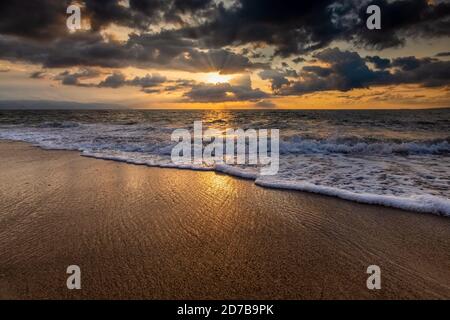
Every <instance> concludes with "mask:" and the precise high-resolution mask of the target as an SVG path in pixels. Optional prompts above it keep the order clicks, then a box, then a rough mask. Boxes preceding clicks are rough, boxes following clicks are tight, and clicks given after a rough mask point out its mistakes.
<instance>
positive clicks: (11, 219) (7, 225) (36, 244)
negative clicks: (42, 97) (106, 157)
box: [0, 142, 450, 299]
mask: <svg viewBox="0 0 450 320" xmlns="http://www.w3.org/2000/svg"><path fill="white" fill-rule="evenodd" d="M0 159H1V161H0V298H1V299H49V298H58V299H59V298H61V299H87V298H95V299H110V298H111V299H140V298H146V299H349V298H356V299H386V298H387V299H390V298H395V299H414V298H447V299H449V298H450V219H448V218H444V217H438V216H433V215H429V214H419V213H412V212H405V211H401V210H396V209H390V208H384V207H379V206H370V205H363V204H357V203H352V202H348V201H344V200H339V199H334V198H331V197H325V196H320V195H315V194H308V193H302V192H293V191H282V190H271V189H265V188H261V187H258V186H256V185H254V184H253V182H251V181H246V180H240V179H236V178H233V177H229V176H226V175H221V174H217V173H213V172H194V171H187V170H175V169H160V168H148V167H145V166H136V165H129V164H123V163H117V162H112V161H103V160H96V159H89V158H84V157H81V156H79V154H78V153H76V152H66V151H44V150H41V149H38V148H35V147H32V146H30V145H27V144H24V143H16V142H0ZM73 264H75V265H79V266H80V267H81V272H82V274H81V276H82V289H81V290H72V291H70V290H68V289H67V287H66V279H67V276H68V275H67V274H66V268H67V266H69V265H73ZM372 264H376V265H379V266H380V267H381V272H382V274H381V275H382V284H381V285H382V289H381V290H376V291H370V290H368V289H367V288H366V279H367V276H368V275H367V274H366V268H367V267H368V266H369V265H372Z"/></svg>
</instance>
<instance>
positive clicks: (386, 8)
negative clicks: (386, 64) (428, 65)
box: [351, 0, 450, 49]
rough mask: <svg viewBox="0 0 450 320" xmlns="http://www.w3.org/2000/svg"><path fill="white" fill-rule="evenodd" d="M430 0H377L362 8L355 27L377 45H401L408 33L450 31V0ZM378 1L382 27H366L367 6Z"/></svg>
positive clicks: (363, 39) (357, 33)
mask: <svg viewBox="0 0 450 320" xmlns="http://www.w3.org/2000/svg"><path fill="white" fill-rule="evenodd" d="M436 2H437V4H434V2H433V1H427V0H399V1H387V0H375V1H369V2H368V3H367V4H366V5H363V6H361V7H360V9H359V19H360V20H359V21H360V22H359V24H357V25H356V26H355V28H353V29H352V30H351V31H352V32H353V33H354V38H355V39H356V40H357V41H359V42H360V43H362V44H364V45H368V46H370V47H374V48H376V49H384V48H389V47H395V46H399V45H402V44H404V43H405V39H406V38H407V37H419V36H423V37H439V36H449V35H450V3H449V2H445V1H444V2H440V1H436ZM371 4H375V5H377V6H379V7H380V9H381V26H382V27H381V30H376V31H373V30H369V29H367V28H366V26H365V25H366V19H367V14H366V8H367V6H368V5H371Z"/></svg>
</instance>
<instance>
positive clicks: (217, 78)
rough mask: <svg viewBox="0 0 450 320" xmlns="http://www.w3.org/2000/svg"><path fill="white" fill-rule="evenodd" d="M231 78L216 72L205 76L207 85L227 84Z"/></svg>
mask: <svg viewBox="0 0 450 320" xmlns="http://www.w3.org/2000/svg"><path fill="white" fill-rule="evenodd" d="M231 78H232V76H227V75H222V74H220V73H218V72H213V73H208V74H207V75H206V78H205V80H206V82H208V83H214V84H217V83H227V82H228V81H230V79H231Z"/></svg>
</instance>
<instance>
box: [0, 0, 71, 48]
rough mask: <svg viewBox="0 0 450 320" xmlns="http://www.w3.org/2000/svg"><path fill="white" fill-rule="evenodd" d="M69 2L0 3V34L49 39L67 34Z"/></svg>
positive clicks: (64, 0) (18, 1)
mask: <svg viewBox="0 0 450 320" xmlns="http://www.w3.org/2000/svg"><path fill="white" fill-rule="evenodd" d="M70 3H71V1H69V0H45V1H43V0H40V1H29V0H13V1H1V2H0V34H8V35H17V36H21V37H26V38H34V39H41V40H45V39H51V38H54V37H55V36H62V35H65V34H67V28H66V27H65V25H66V19H67V15H66V10H67V7H68V6H69V4H70Z"/></svg>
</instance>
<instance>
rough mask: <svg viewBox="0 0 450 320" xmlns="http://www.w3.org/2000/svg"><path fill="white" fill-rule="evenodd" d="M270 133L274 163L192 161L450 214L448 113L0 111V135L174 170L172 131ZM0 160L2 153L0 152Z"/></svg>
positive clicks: (267, 182) (281, 184) (275, 184)
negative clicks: (267, 166) (273, 133)
mask: <svg viewBox="0 0 450 320" xmlns="http://www.w3.org/2000/svg"><path fill="white" fill-rule="evenodd" d="M195 121H202V122H203V127H204V129H205V130H206V129H209V128H214V129H218V130H220V131H221V132H222V133H223V132H224V131H225V130H226V129H228V128H232V129H237V128H241V129H244V130H246V129H256V130H258V129H279V130H280V168H279V171H278V174H276V175H274V176H262V175H260V174H259V170H258V168H256V167H255V166H253V165H248V166H246V165H223V164H217V165H211V166H206V165H200V166H190V167H186V166H184V167H183V168H184V169H192V170H215V171H217V172H221V173H226V174H229V175H233V176H236V177H238V178H246V179H251V180H252V181H254V183H255V184H257V185H259V186H263V187H270V188H281V189H292V190H300V191H306V192H314V193H319V194H324V195H328V196H333V197H339V198H342V199H346V200H349V201H356V202H361V203H367V204H376V205H384V206H388V207H395V208H400V209H405V210H410V211H416V212H423V213H432V214H437V215H442V216H450V109H433V110H389V111H386V110H334V111H333V110H295V111H290V110H84V111H76V110H64V111H63V110H61V111H60V110H29V111H24V110H15V111H14V110H11V111H7V110H3V111H1V110H0V139H4V140H15V141H25V142H29V143H31V144H33V145H35V146H39V147H41V148H43V149H56V150H76V151H79V152H80V154H81V155H82V156H87V157H95V158H100V159H107V160H114V161H121V162H127V163H130V164H138V165H147V166H156V167H169V168H170V167H177V166H176V165H174V164H173V163H172V161H171V150H172V148H173V146H174V145H175V144H176V142H174V141H172V140H171V134H172V132H173V131H174V130H175V129H188V130H193V125H194V122H195ZM0 159H1V157H0Z"/></svg>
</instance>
